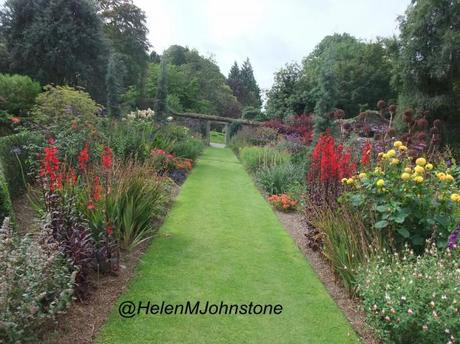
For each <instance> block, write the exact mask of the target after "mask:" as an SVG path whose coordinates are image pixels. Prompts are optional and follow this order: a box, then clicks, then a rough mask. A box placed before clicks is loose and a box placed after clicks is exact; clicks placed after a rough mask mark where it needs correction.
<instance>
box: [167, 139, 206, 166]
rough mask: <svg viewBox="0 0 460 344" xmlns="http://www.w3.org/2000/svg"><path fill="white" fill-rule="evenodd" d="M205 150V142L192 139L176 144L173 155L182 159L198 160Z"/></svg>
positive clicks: (172, 150)
mask: <svg viewBox="0 0 460 344" xmlns="http://www.w3.org/2000/svg"><path fill="white" fill-rule="evenodd" d="M203 149H204V144H203V141H201V140H199V139H195V138H191V137H190V138H189V139H187V140H185V141H180V142H177V143H175V144H174V146H173V147H172V149H171V153H173V154H174V155H175V156H177V157H180V158H184V159H192V160H196V159H197V158H198V157H199V156H200V155H201V153H202V152H203Z"/></svg>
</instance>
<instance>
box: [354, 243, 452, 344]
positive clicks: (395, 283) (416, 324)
mask: <svg viewBox="0 0 460 344" xmlns="http://www.w3.org/2000/svg"><path fill="white" fill-rule="evenodd" d="M358 283H359V289H358V291H359V295H360V296H361V298H362V299H363V306H364V310H365V311H366V313H367V318H368V322H369V324H370V325H371V326H372V327H373V328H374V329H375V330H376V333H377V334H378V335H379V337H380V338H381V340H382V342H384V343H420V344H437V343H439V344H443V343H453V342H454V341H455V339H456V338H459V337H460V322H459V302H460V292H459V285H460V257H459V252H458V251H454V252H438V251H437V250H436V247H435V246H434V245H433V246H432V247H428V248H427V250H426V252H425V254H424V255H423V256H417V255H415V254H414V253H413V252H412V251H409V250H408V249H406V250H404V251H403V252H402V254H400V255H396V254H389V253H383V254H381V255H379V256H376V257H375V258H374V259H372V260H371V261H370V263H369V264H368V266H366V267H364V268H363V269H362V270H361V272H360V274H359V278H358Z"/></svg>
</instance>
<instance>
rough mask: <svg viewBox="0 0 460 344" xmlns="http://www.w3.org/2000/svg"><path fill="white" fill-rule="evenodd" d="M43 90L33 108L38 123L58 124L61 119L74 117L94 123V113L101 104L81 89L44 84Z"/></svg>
mask: <svg viewBox="0 0 460 344" xmlns="http://www.w3.org/2000/svg"><path fill="white" fill-rule="evenodd" d="M44 90H45V92H43V93H41V94H39V96H38V97H37V99H36V105H35V106H34V109H33V115H34V116H36V119H37V120H38V121H39V122H40V123H43V124H46V125H51V126H59V125H61V123H62V121H63V120H64V121H65V120H69V119H75V118H79V119H80V120H82V121H87V122H89V123H95V122H96V115H97V114H99V113H100V112H101V106H100V105H98V104H97V103H96V102H95V101H94V100H93V99H91V96H90V95H89V94H88V93H86V92H84V91H82V90H79V89H75V88H72V87H69V86H51V85H48V86H45V87H44Z"/></svg>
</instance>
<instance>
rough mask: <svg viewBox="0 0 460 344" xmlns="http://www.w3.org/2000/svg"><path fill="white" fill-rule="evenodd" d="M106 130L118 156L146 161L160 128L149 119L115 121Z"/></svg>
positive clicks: (124, 158)
mask: <svg viewBox="0 0 460 344" xmlns="http://www.w3.org/2000/svg"><path fill="white" fill-rule="evenodd" d="M106 131H107V132H108V133H107V135H108V141H109V145H110V147H112V148H113V152H114V154H115V155H116V156H117V157H119V158H120V159H123V160H128V159H129V158H136V159H138V160H139V161H144V160H145V159H147V158H148V156H149V154H150V150H151V148H152V146H153V142H154V140H155V136H156V135H157V132H158V128H156V127H155V126H154V124H153V122H148V121H145V122H144V121H129V122H119V121H113V122H112V123H111V124H110V125H109V126H108V128H107V129H106Z"/></svg>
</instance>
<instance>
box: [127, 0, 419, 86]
mask: <svg viewBox="0 0 460 344" xmlns="http://www.w3.org/2000/svg"><path fill="white" fill-rule="evenodd" d="M134 1H135V3H136V4H137V5H138V6H139V7H141V8H143V9H144V10H145V11H146V13H147V16H148V26H149V29H150V40H151V42H152V44H153V46H154V48H155V49H156V50H157V51H159V52H162V51H163V50H164V49H166V48H167V47H168V46H170V45H171V44H180V45H184V46H189V47H191V48H196V49H198V50H199V51H200V52H201V53H202V54H205V55H209V54H213V56H214V57H215V59H216V60H217V62H218V64H219V66H220V67H221V70H222V72H223V73H224V74H227V73H228V71H229V69H230V66H231V65H232V63H233V61H235V60H237V61H239V62H242V61H243V60H244V59H245V58H246V57H249V58H250V60H251V62H252V65H253V67H254V71H255V75H256V78H257V80H258V82H259V84H260V85H261V87H263V88H269V87H270V86H271V84H272V82H273V73H274V72H275V71H276V70H278V69H279V68H280V67H281V66H282V65H284V64H285V63H286V62H291V61H300V60H301V59H302V57H304V56H306V55H307V54H308V53H309V52H311V51H312V50H313V48H314V47H315V46H316V44H318V43H319V42H320V41H321V39H322V38H323V37H324V36H326V35H328V34H332V33H334V32H340V33H341V32H348V33H350V34H352V35H354V36H356V37H358V38H362V39H366V40H370V39H374V38H376V36H389V35H392V34H395V33H397V22H396V18H397V16H398V15H401V14H403V13H404V11H405V9H406V7H407V6H408V5H409V3H410V0H387V1H385V2H382V1H379V0H348V1H346V0H321V1H318V0H285V1H280V0H233V1H223V0H194V1H183V0H153V1H152V0H134Z"/></svg>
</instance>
